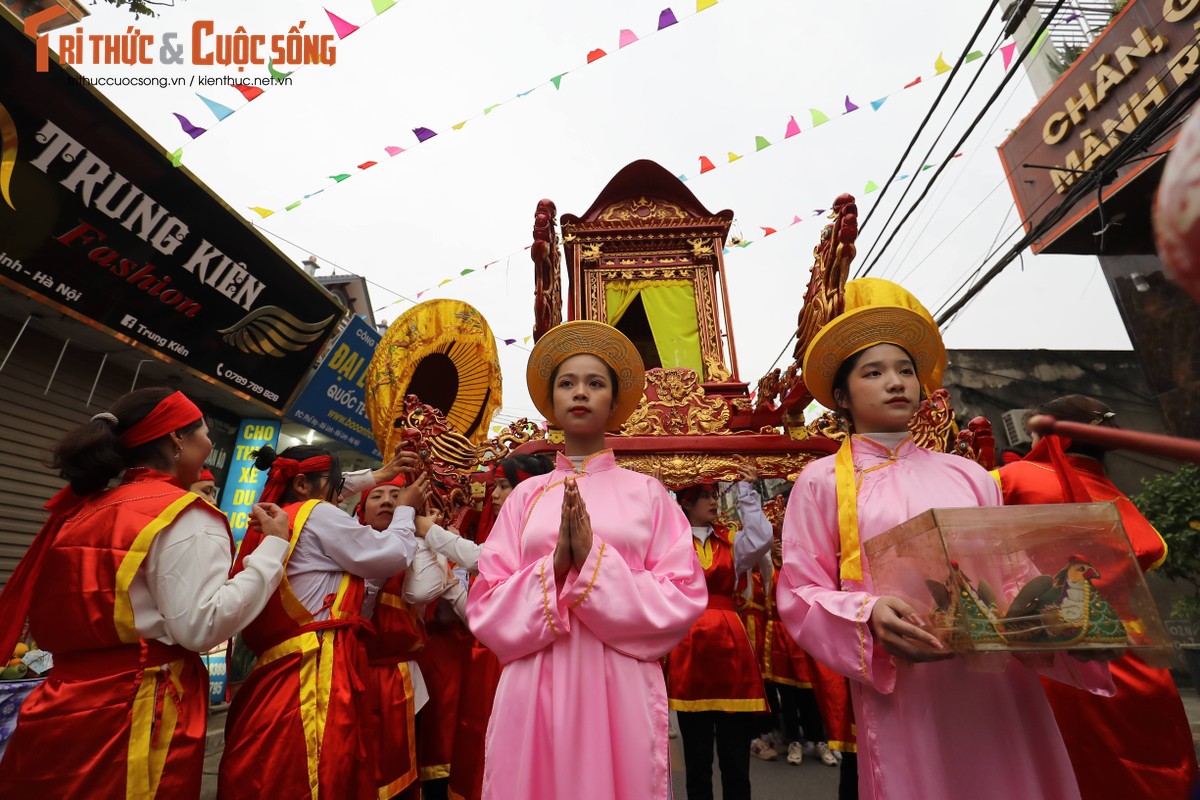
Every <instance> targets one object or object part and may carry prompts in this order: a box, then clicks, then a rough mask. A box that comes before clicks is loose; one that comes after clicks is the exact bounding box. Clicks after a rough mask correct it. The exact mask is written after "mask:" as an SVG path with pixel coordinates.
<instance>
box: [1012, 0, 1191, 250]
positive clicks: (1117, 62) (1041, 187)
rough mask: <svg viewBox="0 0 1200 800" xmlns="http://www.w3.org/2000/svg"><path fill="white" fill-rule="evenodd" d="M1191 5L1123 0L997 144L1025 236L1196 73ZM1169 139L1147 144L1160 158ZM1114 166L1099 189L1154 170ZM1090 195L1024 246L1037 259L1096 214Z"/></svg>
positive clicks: (1143, 164) (1109, 190)
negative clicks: (1097, 33) (1107, 22)
mask: <svg viewBox="0 0 1200 800" xmlns="http://www.w3.org/2000/svg"><path fill="white" fill-rule="evenodd" d="M1197 22H1200V0H1131V2H1129V3H1128V4H1127V5H1126V6H1125V8H1124V9H1123V10H1122V11H1121V13H1120V14H1119V15H1118V16H1117V17H1116V19H1114V20H1113V22H1112V23H1111V24H1110V25H1109V26H1108V28H1107V29H1106V30H1105V31H1104V33H1103V35H1101V36H1100V37H1099V38H1098V39H1096V41H1095V42H1093V43H1092V46H1091V47H1090V48H1089V49H1088V50H1087V51H1086V52H1084V53H1083V55H1081V56H1080V57H1079V58H1078V59H1076V61H1075V63H1074V64H1073V65H1072V66H1071V68H1070V69H1068V70H1067V72H1066V73H1064V74H1063V76H1062V77H1061V78H1060V79H1059V80H1058V83H1056V84H1055V85H1054V88H1052V89H1051V90H1050V91H1049V92H1047V93H1046V96H1045V97H1043V98H1042V100H1041V102H1040V103H1038V105H1037V106H1036V107H1035V108H1034V109H1033V111H1032V112H1030V114H1029V116H1028V117H1026V118H1025V120H1024V122H1022V123H1021V125H1020V127H1018V128H1017V129H1016V130H1015V131H1014V132H1013V134H1012V136H1010V137H1009V139H1008V141H1006V142H1005V143H1004V144H1002V145H1001V146H1000V158H1001V160H1002V161H1003V162H1004V169H1005V172H1006V173H1007V175H1008V182H1009V186H1010V187H1011V188H1012V193H1013V196H1014V198H1015V199H1016V202H1017V210H1018V211H1020V212H1021V218H1022V219H1023V220H1024V223H1025V228H1026V230H1031V229H1032V228H1033V226H1034V225H1037V224H1038V223H1039V222H1040V221H1041V220H1042V219H1044V218H1045V217H1046V215H1047V214H1049V213H1050V212H1051V211H1052V210H1054V208H1055V207H1056V206H1057V205H1058V204H1059V203H1060V202H1061V198H1062V196H1063V195H1064V194H1065V193H1066V192H1067V191H1068V190H1069V189H1070V188H1071V187H1072V186H1073V185H1075V184H1076V183H1078V182H1079V180H1080V179H1081V178H1082V177H1083V176H1084V175H1085V174H1086V173H1088V172H1090V171H1091V170H1092V169H1093V168H1095V167H1096V166H1097V164H1100V163H1101V162H1102V161H1103V160H1104V158H1105V157H1106V156H1107V155H1108V154H1109V153H1110V152H1112V150H1113V149H1114V148H1115V147H1116V146H1117V145H1118V144H1120V142H1121V141H1123V140H1124V139H1125V138H1126V137H1128V136H1129V135H1130V134H1132V133H1133V132H1134V131H1136V130H1137V129H1138V127H1139V126H1141V125H1142V124H1144V123H1145V121H1146V120H1147V119H1149V118H1150V117H1151V116H1152V115H1153V114H1154V111H1155V109H1157V108H1158V107H1160V106H1162V105H1163V104H1164V103H1165V102H1166V101H1167V99H1168V98H1169V97H1171V95H1172V94H1174V93H1175V92H1177V91H1179V90H1180V89H1181V88H1183V87H1184V85H1185V84H1187V83H1189V82H1191V81H1193V80H1196V79H1197V77H1198V76H1197V72H1198V70H1200V41H1198V35H1197V29H1196V24H1197ZM1174 139H1175V135H1174V134H1172V135H1171V136H1169V137H1166V138H1165V139H1164V140H1162V141H1159V142H1156V143H1154V144H1153V145H1152V147H1151V149H1150V153H1155V152H1161V153H1165V152H1166V151H1168V150H1169V149H1170V147H1171V144H1172V143H1173V142H1174ZM1156 162H1157V159H1154V158H1142V159H1139V160H1137V161H1134V162H1132V163H1130V164H1128V165H1127V166H1125V167H1122V168H1121V169H1120V170H1118V171H1117V173H1116V177H1115V178H1114V180H1113V181H1112V182H1111V183H1109V184H1107V185H1106V186H1105V189H1104V196H1105V198H1107V197H1109V196H1111V195H1113V194H1115V193H1116V192H1118V191H1120V190H1121V189H1122V188H1123V187H1124V186H1125V185H1126V184H1128V183H1129V181H1131V180H1132V179H1133V178H1135V177H1136V176H1137V175H1139V174H1141V173H1142V172H1143V171H1144V170H1146V169H1148V168H1149V167H1151V166H1153V165H1154V164H1155V163H1156ZM1097 203H1098V200H1097V199H1096V198H1095V196H1093V197H1092V199H1090V200H1089V201H1087V202H1084V203H1080V204H1079V205H1077V206H1076V207H1075V208H1073V209H1072V210H1071V211H1070V213H1069V214H1067V216H1066V217H1064V218H1063V219H1062V220H1061V221H1060V222H1059V223H1058V224H1057V225H1056V226H1055V227H1054V228H1053V229H1051V230H1050V231H1049V232H1047V233H1046V234H1045V235H1043V236H1042V237H1041V238H1039V239H1038V240H1037V241H1036V242H1034V244H1033V251H1034V252H1035V253H1036V252H1040V251H1041V250H1042V249H1044V248H1045V247H1046V246H1047V245H1049V244H1050V243H1051V242H1053V241H1054V240H1055V239H1056V238H1058V237H1059V236H1060V235H1062V234H1063V233H1064V232H1065V231H1066V230H1068V229H1069V228H1070V227H1071V226H1073V225H1074V224H1075V223H1077V222H1078V221H1079V220H1081V219H1083V218H1084V217H1085V216H1087V215H1088V214H1090V213H1091V212H1092V211H1094V210H1095V208H1096V206H1097Z"/></svg>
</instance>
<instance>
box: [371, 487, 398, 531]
mask: <svg viewBox="0 0 1200 800" xmlns="http://www.w3.org/2000/svg"><path fill="white" fill-rule="evenodd" d="M399 500H400V487H399V486H376V487H375V488H374V489H372V490H371V493H370V494H368V495H367V503H366V505H365V506H363V521H365V522H366V523H367V524H368V525H370V526H371V527H372V528H374V529H375V530H377V531H382V530H386V529H387V527H388V525H391V524H392V515H393V514H395V513H396V504H397V503H398V502H399Z"/></svg>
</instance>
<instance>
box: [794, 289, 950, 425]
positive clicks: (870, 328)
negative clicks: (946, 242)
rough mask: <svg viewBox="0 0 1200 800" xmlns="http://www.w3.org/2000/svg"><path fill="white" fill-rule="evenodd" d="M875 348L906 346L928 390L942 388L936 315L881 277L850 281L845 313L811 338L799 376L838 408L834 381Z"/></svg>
mask: <svg viewBox="0 0 1200 800" xmlns="http://www.w3.org/2000/svg"><path fill="white" fill-rule="evenodd" d="M877 344H894V345H899V346H900V347H903V348H904V349H905V350H907V351H908V353H909V355H911V356H912V357H913V360H914V361H916V367H917V376H918V378H919V379H920V381H921V387H922V388H923V389H925V391H926V392H930V391H932V390H934V389H937V388H940V387H941V385H942V373H943V372H945V370H946V348H945V346H944V345H943V344H942V336H941V333H939V331H938V327H937V323H936V322H934V321H933V316H932V315H931V314H930V313H929V312H928V311H927V310H926V309H925V306H923V305H921V302H920V301H919V300H917V298H916V297H914V296H913V295H912V293H910V292H909V291H908V290H907V289H905V288H904V287H902V286H899V285H898V284H895V283H892V282H891V281H885V280H882V279H880V278H859V279H858V280H854V281H848V282H847V283H846V293H845V305H844V310H843V312H842V313H841V314H840V315H838V316H836V317H834V318H833V319H832V320H830V321H829V322H827V323H826V324H825V326H824V327H823V328H821V330H820V331H818V332H817V335H816V336H814V337H813V340H812V343H811V344H810V345H809V346H808V351H807V352H805V354H804V365H803V369H802V371H801V373H800V374H801V376H802V377H803V378H804V385H805V386H807V387H808V391H809V392H810V393H811V394H812V396H813V397H814V398H815V399H816V401H817V402H818V403H820V404H821V405H823V406H825V407H826V408H831V409H836V408H837V404H836V402H835V401H834V399H833V379H834V376H836V375H837V371H838V367H840V366H841V365H842V362H843V361H845V360H846V359H847V358H849V357H850V356H852V355H854V354H855V353H858V352H861V351H863V350H866V349H867V348H868V347H874V346H875V345H877Z"/></svg>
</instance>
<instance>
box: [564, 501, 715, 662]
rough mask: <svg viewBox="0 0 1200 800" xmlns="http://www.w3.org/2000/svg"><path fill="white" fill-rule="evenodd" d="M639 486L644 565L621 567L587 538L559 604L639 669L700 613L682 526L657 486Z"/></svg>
mask: <svg viewBox="0 0 1200 800" xmlns="http://www.w3.org/2000/svg"><path fill="white" fill-rule="evenodd" d="M647 485H648V487H649V498H648V501H649V503H650V514H649V518H650V522H651V526H652V527H651V530H650V531H649V532H648V535H649V537H650V546H649V547H648V548H647V551H646V557H645V560H644V563H641V564H633V563H630V562H629V561H626V559H625V558H623V557H622V555H621V552H620V551H619V550H618V549H617V548H615V547H612V546H610V545H609V544H607V543H606V542H605V541H604V540H603V539H601V538H600V537H599V536H596V535H593V537H592V551H591V553H589V554H588V557H587V560H586V561H585V562H584V563H583V568H582V569H580V570H579V571H578V572H572V573H571V574H570V575H568V576H567V579H566V581H565V582H564V585H563V589H562V594H561V596H560V598H559V600H560V602H561V603H563V604H564V606H567V607H570V609H571V612H572V613H574V614H575V615H576V616H577V617H578V618H579V621H580V622H582V623H583V624H584V625H586V626H587V628H588V630H590V631H591V632H592V633H594V634H595V635H596V637H597V638H598V639H600V641H602V642H604V644H606V645H608V646H609V647H611V648H613V649H614V650H616V651H618V652H620V653H624V654H625V655H627V656H631V657H633V658H636V659H639V660H641V661H653V660H655V659H658V658H661V657H662V656H664V655H666V654H667V653H669V652H671V649H672V648H674V647H675V645H677V644H679V642H680V641H681V640H682V639H683V637H684V636H685V635H687V632H688V630H689V629H690V628H691V627H692V623H693V622H695V621H696V619H697V618H699V616H700V615H701V614H703V613H704V609H705V608H706V607H707V606H708V588H707V587H706V586H705V583H704V570H703V569H702V568H701V567H700V562H699V560H697V558H696V554H695V550H694V549H693V548H692V532H691V529H690V528H689V527H688V523H687V518H686V517H684V515H683V511H682V510H681V509H680V508H679V505H678V504H677V503H675V502H673V501H672V500H671V498H670V497H669V496H668V495H667V492H666V490H665V489H664V488H663V487H662V485H661V484H659V483H658V482H657V481H655V482H653V483H649V484H647Z"/></svg>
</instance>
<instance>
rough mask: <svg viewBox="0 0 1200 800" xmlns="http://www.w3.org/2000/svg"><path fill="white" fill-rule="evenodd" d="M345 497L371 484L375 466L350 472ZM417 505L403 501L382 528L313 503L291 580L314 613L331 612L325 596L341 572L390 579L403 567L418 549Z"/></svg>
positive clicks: (290, 569) (318, 617) (289, 567)
mask: <svg viewBox="0 0 1200 800" xmlns="http://www.w3.org/2000/svg"><path fill="white" fill-rule="evenodd" d="M345 477H346V481H345V484H344V485H343V488H342V497H343V498H346V497H349V496H350V495H352V494H356V493H358V492H361V491H363V490H364V489H367V490H369V489H371V488H372V487H374V485H375V478H374V476H373V475H372V474H371V472H370V470H360V471H358V472H348V473H346V476H345ZM413 517H414V512H413V509H412V508H410V507H408V506H399V507H398V508H397V509H396V512H395V513H394V514H393V515H392V521H391V524H390V525H388V527H387V528H385V529H384V530H382V531H377V530H375V529H374V528H372V527H371V526H370V525H363V524H362V523H361V522H359V521H358V520H357V519H355V518H354V517H352V516H350V515H349V514H347V513H346V512H344V511H342V510H341V509H340V508H338V507H337V506H335V505H332V504H330V503H320V504H318V505H317V506H316V507H315V508H313V510H312V513H311V514H309V516H308V520H307V521H306V522H305V523H304V528H303V529H302V530H301V531H300V536H299V537H298V539H297V542H296V547H295V549H293V550H292V557H291V558H290V559H288V564H287V577H288V583H289V584H290V585H291V587H292V592H294V593H295V595H296V599H298V600H299V601H300V602H301V604H303V605H304V607H305V608H306V609H308V611H309V613H311V614H312V615H313V619H315V620H322V619H328V618H329V609H327V608H325V598H327V597H329V596H330V595H331V594H335V593H336V592H337V589H338V584H339V583H341V580H342V574H343V573H346V572H348V573H350V574H351V575H357V576H359V577H361V578H364V579H366V580H371V579H375V580H378V581H381V582H382V581H385V580H387V579H388V578H389V577H391V576H392V575H395V574H396V573H398V572H404V571H405V570H406V569H408V566H409V564H411V563H412V560H413V555H414V554H415V552H416V549H417V538H416V530H417V529H416V524H415V523H414V521H413Z"/></svg>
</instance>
